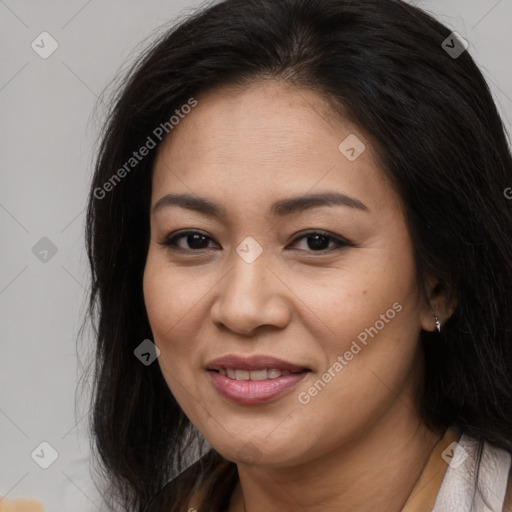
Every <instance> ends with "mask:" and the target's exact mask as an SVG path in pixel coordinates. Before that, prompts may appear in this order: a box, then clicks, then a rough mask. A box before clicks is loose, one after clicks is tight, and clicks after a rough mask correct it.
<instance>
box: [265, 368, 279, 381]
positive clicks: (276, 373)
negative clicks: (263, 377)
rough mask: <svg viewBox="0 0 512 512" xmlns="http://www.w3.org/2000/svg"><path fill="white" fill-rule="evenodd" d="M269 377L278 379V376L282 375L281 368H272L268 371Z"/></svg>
mask: <svg viewBox="0 0 512 512" xmlns="http://www.w3.org/2000/svg"><path fill="white" fill-rule="evenodd" d="M267 374H268V378H269V379H277V377H281V370H277V369H276V368H271V369H270V370H268V371H267Z"/></svg>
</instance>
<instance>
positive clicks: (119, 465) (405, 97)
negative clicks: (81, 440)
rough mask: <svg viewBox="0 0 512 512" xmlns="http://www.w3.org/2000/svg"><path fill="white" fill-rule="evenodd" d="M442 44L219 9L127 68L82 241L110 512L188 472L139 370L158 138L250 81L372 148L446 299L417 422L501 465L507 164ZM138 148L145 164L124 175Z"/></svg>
mask: <svg viewBox="0 0 512 512" xmlns="http://www.w3.org/2000/svg"><path fill="white" fill-rule="evenodd" d="M450 34H451V30H450V29H448V28H447V27H445V26H443V25H442V24H441V23H439V22H438V21H436V20H435V19H434V18H433V17H431V16H430V15H428V14H427V13H425V12H423V11H421V10H420V9H418V8H416V7H413V6H411V5H409V4H406V3H404V2H402V1H398V0H378V1H368V0H224V1H221V2H216V3H214V4H212V5H208V6H206V7H203V8H202V9H200V10H199V11H198V12H196V13H194V14H193V15H190V16H189V17H187V18H186V19H184V20H182V21H181V22H180V23H179V24H178V25H176V26H174V27H172V28H171V29H170V30H168V31H167V32H166V33H165V34H164V35H163V36H161V37H160V38H159V39H158V40H157V41H156V42H155V43H154V44H152V45H151V46H150V47H149V48H148V49H147V50H146V51H145V52H144V53H143V55H141V56H140V57H139V59H138V60H137V63H136V64H135V65H134V66H133V67H132V68H131V70H130V71H129V73H128V74H127V76H126V79H125V81H124V82H123V84H122V87H121V88H120V90H119V93H118V95H117V97H116V98H115V101H114V102H113V106H112V109H111V112H110V114H109V117H108V121H107V123H106V125H105V129H104V132H103V133H102V142H101V145H100V148H99V153H98V157H97V163H96V168H95V173H94V176H93V179H92V184H91V190H90V196H89V202H88V211H87V226H86V240H87V252H88V257H89V261H90V266H91V273H92V286H91V295H90V303H89V312H90V318H91V319H92V322H93V324H94V326H95V334H96V342H97V353H96V359H95V368H94V375H95V381H94V384H95V386H94V403H93V421H92V425H91V428H92V432H93V435H94V442H95V444H94V446H93V448H94V450H95V451H96V452H97V455H98V456H99V459H100V463H101V465H102V468H103V470H104V472H105V476H106V478H107V481H108V482H110V483H111V488H110V493H109V495H110V496H111V498H112V500H111V501H112V503H113V502H114V501H117V502H119V503H121V504H122V506H123V510H140V509H142V508H143V507H144V506H146V504H147V503H148V502H149V501H150V499H151V498H152V496H154V495H155V493H157V492H158V491H159V490H160V489H161V488H162V487H163V486H164V484H165V483H166V482H167V481H168V480H169V479H170V478H171V477H172V476H174V475H177V474H178V473H180V472H181V471H182V470H183V469H184V468H185V467H186V464H187V461H186V460H185V458H184V456H185V453H186V452H187V449H188V447H189V446H190V444H191V443H193V441H194V438H195V430H194V428H193V427H192V426H191V424H190V422H189V420H188V419H187V417H186V416H185V415H184V413H183V412H182V410H181V408H180V407H179V406H178V404H177V402H176V400H175V399H174V397H173V396H172V394H171V393H170V391H169V389H168V386H167V385H166V382H165V380H164V378H163V376H162V373H161V371H160V368H159V366H158V364H152V365H149V366H145V365H144V364H141V362H140V361H139V360H138V359H137V358H136V357H135V356H134V349H135V348H136V347H137V346H138V345H139V344H140V343H141V342H142V341H143V340H145V339H150V340H151V339H152V332H151V328H150V325H149V322H148V318H147V314H146V310H145V305H144V299H143V292H142V276H143V270H144V265H145V261H146V254H147V250H148V243H149V233H150V227H149V203H150V195H151V176H152V168H153V163H154V159H155V155H156V152H157V150H158V144H159V142H160V140H159V138H158V137H156V136H155V135H154V133H155V129H156V128H157V127H158V126H161V125H162V123H166V122H167V123H168V124H167V125H165V124H164V126H167V128H168V131H169V133H170V134H171V135H170V136H172V131H171V128H170V127H169V119H170V118H171V116H172V115H173V114H174V113H175V111H176V110H179V109H180V108H181V107H182V106H183V105H185V104H187V103H189V102H190V99H191V98H195V99H197V100H198V101H199V105H200V94H201V93H202V92H203V91H206V90H208V89H212V88H214V87H218V86H221V85H224V84H241V85H243V84H246V83H251V82H253V81H254V80H256V79H258V78H272V79H279V80H284V81H286V82H288V83H291V84H296V85H298V86H301V87H307V88H309V89H311V90H313V91H316V92H317V93H318V94H320V95H322V97H325V98H326V99H327V100H328V101H329V102H330V103H331V104H332V107H333V113H340V114H342V115H343V116H345V118H348V119H349V120H351V121H352V122H354V123H355V124H356V125H357V126H359V127H360V129H361V130H362V132H363V133H365V134H367V136H368V138H369V140H371V141H372V143H373V144H374V148H375V152H376V154H377V155H378V158H379V164H380V167H381V169H382V171H383V173H385V175H386V176H387V177H388V178H389V179H390V181H391V183H392V184H393V186H394V187H395V188H396V190H397V191H398V193H399V195H400V197H401V200H402V203H403V208H404V211H405V214H406V217H407V221H408V227H409V230H410V235H411V237H412V241H413V244H414V248H415V257H416V262H417V267H418V273H419V278H420V280H421V279H423V278H424V277H425V276H426V275H435V276H437V277H438V279H439V280H440V282H441V283H442V284H441V286H443V287H445V290H446V291H447V292H448V293H449V294H450V295H451V296H453V297H456V298H457V307H456V310H455V312H454V313H453V315H452V317H451V318H450V319H449V320H448V321H447V323H446V324H445V326H444V328H443V330H442V332H441V333H428V332H422V333H421V340H420V341H421V343H422V346H423V349H424V353H425V366H426V368H425V370H426V374H425V382H424V386H423V389H422V390H421V396H420V397H419V400H418V401H419V407H420V412H421V416H422V418H423V420H424V421H425V423H426V424H427V425H428V426H429V427H431V428H433V427H440V426H443V427H446V426H448V425H450V424H455V425H458V426H459V428H460V429H461V431H462V432H463V433H466V434H468V435H471V436H473V437H474V438H476V439H478V440H479V441H480V447H481V446H482V442H483V441H484V440H487V441H488V442H491V443H493V444H494V445H496V446H498V447H501V448H504V449H506V450H508V451H512V441H511V437H510V436H511V432H512V403H511V397H512V377H511V375H512V372H510V369H511V367H512V235H511V233H512V201H511V200H507V198H506V194H504V190H506V189H507V187H510V186H512V159H511V155H510V151H509V147H508V144H507V138H506V134H505V128H504V126H503V123H502V120H501V119H500V116H499V114H498V112H497V109H496V106H495V104H494V102H493V99H492V96H491V93H490V91H489V88H488V86H487V84H486V82H485V80H484V78H483V77H482V74H481V73H480V71H479V70H478V68H477V66H476V65H475V63H474V61H473V59H472V58H471V56H470V55H469V53H468V51H463V52H462V54H460V55H459V56H457V57H455V56H454V55H453V54H450V53H449V51H447V48H446V47H445V46H443V41H445V40H446V39H447V38H448V37H449V36H450ZM454 45H455V43H454V42H453V41H451V44H450V47H453V46H454ZM149 136H151V137H152V139H153V142H155V144H156V148H154V149H152V150H150V151H149V154H148V155H147V156H145V157H144V158H141V159H140V161H139V160H137V163H136V164H135V163H134V162H132V164H134V165H131V164H130V165H129V166H127V162H129V161H130V158H131V157H132V156H133V152H134V151H137V150H138V149H139V148H140V147H142V146H143V145H145V144H147V141H148V137H149ZM123 166H124V169H125V171H126V172H125V173H122V172H121V173H118V170H119V169H122V168H123ZM116 173H117V174H116ZM114 174H116V176H117V178H114V177H113V175H114ZM120 175H122V176H120ZM107 182H108V183H110V186H108V185H107V186H106V185H105V184H106V183H107ZM169 293H172V290H169ZM229 464H232V463H229ZM233 466H234V465H232V466H231V469H232V467H233ZM205 467H208V466H205ZM231 474H232V476H233V475H234V473H233V472H232V473H231ZM235 476H236V475H235ZM233 477H234V476H233ZM191 485H192V484H191ZM187 489H188V487H187ZM219 489H220V490H219V492H217V494H215V492H214V491H212V496H213V498H215V496H217V499H219V500H220V499H221V497H220V496H219V494H220V492H221V491H222V492H225V491H226V489H224V488H222V489H221V488H219ZM187 493H188V491H187V492H184V493H183V494H187ZM212 496H210V498H212ZM213 498H212V499H213ZM186 500H187V496H183V497H182V498H180V499H178V498H176V500H175V501H176V503H174V506H175V507H176V510H178V507H179V506H182V507H184V506H186V504H187V501H186ZM178 502H179V503H178ZM219 502H220V501H219ZM212 503H213V501H211V502H210V503H209V504H208V505H207V504H206V503H205V504H204V509H202V510H213V508H211V507H213V505H212ZM183 509H184V508H183Z"/></svg>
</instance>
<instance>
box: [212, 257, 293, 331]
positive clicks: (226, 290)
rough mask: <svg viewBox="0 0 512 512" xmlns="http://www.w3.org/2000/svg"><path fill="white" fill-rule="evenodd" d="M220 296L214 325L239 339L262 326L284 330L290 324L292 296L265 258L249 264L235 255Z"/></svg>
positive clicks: (214, 314)
mask: <svg viewBox="0 0 512 512" xmlns="http://www.w3.org/2000/svg"><path fill="white" fill-rule="evenodd" d="M217 293H218V295H217V296H216V298H215V301H214V303H213V305H212V309H211V312H210V315H211V319H212V321H213V322H214V323H215V324H217V325H219V326H223V327H225V328H227V329H229V330H230V331H232V332H235V333H237V334H239V335H244V336H251V335H252V334H253V333H254V332H255V331H256V330H257V329H258V328H259V327H262V326H272V327H275V328H278V329H284V328H285V327H286V326H287V325H288V323H289V322H290V319H291V307H290V295H291V292H290V290H289V288H288V287H287V286H286V285H285V284H284V283H283V281H282V280H281V279H280V278H279V275H278V274H277V273H276V271H275V270H273V269H272V268H270V267H269V266H268V262H267V260H266V258H265V257H264V256H263V254H262V255H260V257H258V258H257V259H256V260H255V261H253V262H252V263H247V262H246V261H244V259H242V258H241V257H240V256H239V255H238V254H237V253H236V252H235V253H234V257H233V265H232V267H231V270H229V271H228V273H227V275H225V276H224V278H223V279H222V281H221V282H220V283H219V284H218V287H217Z"/></svg>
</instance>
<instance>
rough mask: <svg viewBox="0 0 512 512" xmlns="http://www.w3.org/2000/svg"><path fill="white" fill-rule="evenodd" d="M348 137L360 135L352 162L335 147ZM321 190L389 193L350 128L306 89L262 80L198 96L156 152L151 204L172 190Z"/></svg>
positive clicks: (265, 195) (222, 193) (243, 198)
mask: <svg viewBox="0 0 512 512" xmlns="http://www.w3.org/2000/svg"><path fill="white" fill-rule="evenodd" d="M353 137H357V139H354V138H353ZM347 138H349V139H348V140H349V141H354V140H356V141H357V140H359V141H361V143H362V141H363V140H364V146H361V147H364V150H363V151H362V152H361V154H360V155H359V156H358V157H357V158H356V159H355V160H350V159H348V158H347V157H346V155H344V154H343V153H342V152H341V151H340V144H342V143H343V142H344V141H345V140H347ZM356 143H357V142H356ZM352 145H353V144H352ZM357 149H358V150H360V149H361V148H357ZM320 189H321V190H322V191H326V190H334V191H338V192H341V193H345V194H347V195H350V196H357V195H361V194H363V195H364V196H365V197H367V199H369V200H370V202H372V201H378V199H379V198H382V194H386V193H387V194H389V193H390V191H389V190H385V189H386V183H385V180H384V179H383V175H382V173H381V172H380V170H379V169H378V168H377V165H376V162H375V159H374V158H373V154H372V148H371V145H370V144H369V141H368V139H367V138H366V137H365V136H364V135H363V134H362V133H361V131H360V130H359V129H358V128H357V127H356V126H355V125H353V124H351V123H350V122H348V121H344V120H342V119H341V118H340V117H339V115H338V114H337V113H334V111H332V110H331V109H330V108H329V106H328V105H327V103H326V101H325V100H324V99H323V98H322V97H321V96H320V95H318V94H317V93H315V92H313V91H310V90H307V89H303V88H297V87H295V86H291V85H289V84H286V83H283V82H276V81H264V82H261V83H254V84H252V85H250V86H245V87H235V86H229V87H222V88H217V89H214V90H211V91H208V92H206V93H204V94H202V95H200V96H198V97H197V106H196V107H195V108H194V109H193V110H192V111H191V112H190V113H189V114H187V115H185V116H184V117H183V119H181V120H180V122H179V124H178V125H177V126H175V127H174V129H173V131H172V132H171V133H170V134H169V135H168V136H167V138H166V139H165V140H164V142H163V143H162V145H161V147H160V149H159V153H158V156H157V160H156V162H155V168H154V174H153V198H152V204H153V206H154V204H155V203H156V201H158V199H159V198H160V197H161V196H162V195H163V194H167V193H171V192H186V193H189V194H191V193H192V194H194V193H195V194H198V195H201V196H211V195H212V194H214V195H215V196H216V197H217V198H218V199H219V200H220V201H222V202H225V203H228V204H229V203H234V202H236V201H239V202H240V203H241V204H243V203H244V202H247V201H258V202H259V203H261V204H263V203H264V202H270V201H271V200H273V199H275V198H276V197H279V198H281V197H283V196H286V195H297V194H306V193H308V192H315V191H319V190H320ZM372 196H374V197H372ZM388 199H389V198H388Z"/></svg>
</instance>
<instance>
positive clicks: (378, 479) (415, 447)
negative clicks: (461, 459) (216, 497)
mask: <svg viewBox="0 0 512 512" xmlns="http://www.w3.org/2000/svg"><path fill="white" fill-rule="evenodd" d="M397 407H398V411H399V412H401V415H402V416H403V414H404V411H406V415H407V414H409V413H410V410H409V409H408V408H407V407H406V406H404V404H403V403H399V404H397ZM387 416H388V417H387V418H383V419H381V421H380V422H378V424H376V425H374V426H373V427H372V428H371V429H369V430H367V431H366V432H362V433H359V434H357V435H356V436H353V438H351V440H350V441H349V442H346V443H343V446H340V447H339V448H338V449H337V450H335V451H331V452H329V453H325V454H322V455H321V456H319V457H316V458H315V459H309V460H308V461H305V462H304V463H302V464H299V465H294V466H293V467H282V466H280V467H269V466H267V467H259V466H252V467H251V466H247V465H244V464H240V465H239V466H238V473H239V478H240V480H239V483H238V485H237V487H236V488H235V491H234V493H233V495H232V499H231V506H230V509H229V510H230V512H255V511H259V510H266V511H268V512H278V511H279V512H282V510H295V509H299V510H308V512H329V511H332V512H334V511H339V510H347V511H348V510H357V511H358V512H373V511H374V510H381V511H386V512H399V511H401V510H402V508H403V507H404V505H405V502H406V501H407V499H408V497H409V495H410V493H411V491H412V490H413V488H414V485H415V484H416V482H417V480H418V479H419V477H420V475H421V473H422V471H423V469H424V467H425V465H426V463H427V460H428V458H429V456H430V453H431V452H432V449H433V448H434V446H435V444H436V443H437V442H438V441H439V440H440V438H441V437H442V435H443V432H441V431H438V432H432V431H430V430H429V429H427V428H426V427H425V426H424V425H423V424H422V423H420V422H419V420H418V419H417V418H408V420H409V421H404V417H400V414H398V415H397V414H396V413H393V412H390V414H388V415H387ZM397 416H398V417H397ZM411 420H415V421H411Z"/></svg>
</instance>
